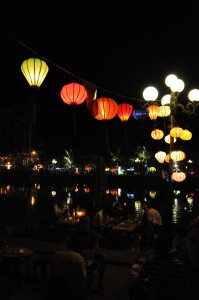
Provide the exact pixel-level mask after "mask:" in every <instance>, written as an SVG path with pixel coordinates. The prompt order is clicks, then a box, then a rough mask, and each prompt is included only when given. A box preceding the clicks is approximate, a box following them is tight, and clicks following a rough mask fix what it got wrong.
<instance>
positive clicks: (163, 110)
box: [158, 105, 171, 118]
mask: <svg viewBox="0 0 199 300" xmlns="http://www.w3.org/2000/svg"><path fill="white" fill-rule="evenodd" d="M170 113H171V109H170V107H169V106H168V105H162V106H160V108H159V113H158V117H161V118H163V117H168V116H169V115H170Z"/></svg>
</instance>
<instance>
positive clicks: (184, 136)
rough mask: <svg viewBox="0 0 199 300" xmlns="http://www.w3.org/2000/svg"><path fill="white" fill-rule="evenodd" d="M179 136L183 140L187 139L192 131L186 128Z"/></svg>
mask: <svg viewBox="0 0 199 300" xmlns="http://www.w3.org/2000/svg"><path fill="white" fill-rule="evenodd" d="M180 138H181V139H182V140H183V141H188V140H190V139H191V138H192V133H191V131H189V130H187V129H184V130H183V132H182V134H181V135H180Z"/></svg>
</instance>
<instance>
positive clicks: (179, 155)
mask: <svg viewBox="0 0 199 300" xmlns="http://www.w3.org/2000/svg"><path fill="white" fill-rule="evenodd" d="M185 157H186V154H185V153H184V152H183V151H181V150H176V151H172V152H171V158H172V159H173V161H181V160H183V159H185Z"/></svg>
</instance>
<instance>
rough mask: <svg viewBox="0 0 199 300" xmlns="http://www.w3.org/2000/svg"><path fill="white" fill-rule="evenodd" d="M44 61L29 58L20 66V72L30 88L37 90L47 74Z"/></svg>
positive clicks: (46, 66)
mask: <svg viewBox="0 0 199 300" xmlns="http://www.w3.org/2000/svg"><path fill="white" fill-rule="evenodd" d="M48 70H49V68H48V65H47V64H46V63H45V61H43V60H41V59H39V58H35V57H31V58H29V59H27V60H24V62H23V63H22V64H21V71H22V73H23V75H24V76H25V78H26V80H27V81H28V83H29V85H30V86H31V87H37V88H39V87H40V85H41V84H42V82H43V81H44V79H45V78H46V75H47V73H48Z"/></svg>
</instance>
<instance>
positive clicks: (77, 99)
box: [60, 82, 87, 105]
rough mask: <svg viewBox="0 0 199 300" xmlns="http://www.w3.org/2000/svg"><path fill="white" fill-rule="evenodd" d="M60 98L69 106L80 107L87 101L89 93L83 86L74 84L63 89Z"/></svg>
mask: <svg viewBox="0 0 199 300" xmlns="http://www.w3.org/2000/svg"><path fill="white" fill-rule="evenodd" d="M60 96H61V98H62V100H63V101H64V103H66V104H68V105H72V104H74V105H79V104H82V103H83V102H84V101H85V100H86V97H87V91H86V89H85V87H84V86H83V85H81V84H79V83H76V82H72V83H69V84H66V85H64V86H63V87H62V89H61V92H60Z"/></svg>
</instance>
